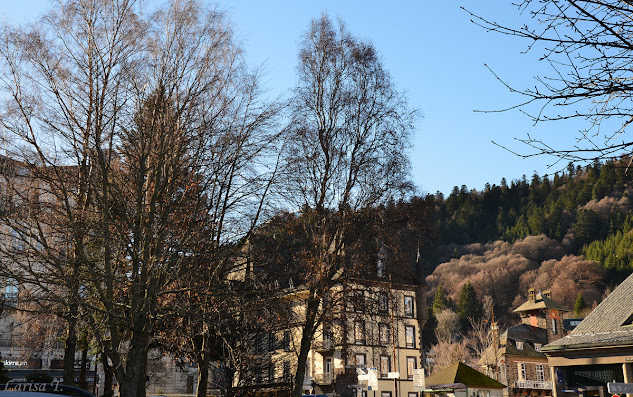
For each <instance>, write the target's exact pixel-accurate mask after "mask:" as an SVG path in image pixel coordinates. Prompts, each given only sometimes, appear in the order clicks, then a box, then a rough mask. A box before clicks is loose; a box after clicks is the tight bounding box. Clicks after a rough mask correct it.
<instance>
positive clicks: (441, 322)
mask: <svg viewBox="0 0 633 397" xmlns="http://www.w3.org/2000/svg"><path fill="white" fill-rule="evenodd" d="M435 318H436V319H437V327H436V329H435V336H436V337H437V340H438V342H444V343H452V342H455V341H456V340H457V339H458V338H457V336H458V335H459V333H460V330H461V324H460V321H459V315H458V314H457V313H455V312H454V311H452V310H451V309H444V310H441V311H440V312H439V313H437V314H435Z"/></svg>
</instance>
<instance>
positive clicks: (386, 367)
mask: <svg viewBox="0 0 633 397" xmlns="http://www.w3.org/2000/svg"><path fill="white" fill-rule="evenodd" d="M389 372H391V360H390V359H389V356H380V377H381V378H386V377H387V374H388V373H389Z"/></svg>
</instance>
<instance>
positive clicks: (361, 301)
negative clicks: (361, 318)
mask: <svg viewBox="0 0 633 397" xmlns="http://www.w3.org/2000/svg"><path fill="white" fill-rule="evenodd" d="M352 304H353V305H354V311H356V312H358V313H361V312H363V308H364V305H365V294H364V293H363V291H359V290H356V291H354V301H353V302H352Z"/></svg>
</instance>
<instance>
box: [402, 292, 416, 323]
mask: <svg viewBox="0 0 633 397" xmlns="http://www.w3.org/2000/svg"><path fill="white" fill-rule="evenodd" d="M404 317H408V318H413V317H415V299H414V298H413V296H412V295H405V296H404Z"/></svg>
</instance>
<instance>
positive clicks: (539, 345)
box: [534, 343, 541, 352]
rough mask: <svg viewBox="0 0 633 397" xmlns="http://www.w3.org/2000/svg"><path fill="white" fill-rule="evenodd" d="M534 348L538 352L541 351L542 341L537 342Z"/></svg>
mask: <svg viewBox="0 0 633 397" xmlns="http://www.w3.org/2000/svg"><path fill="white" fill-rule="evenodd" d="M534 350H536V351H537V352H540V351H541V344H540V343H535V344H534Z"/></svg>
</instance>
